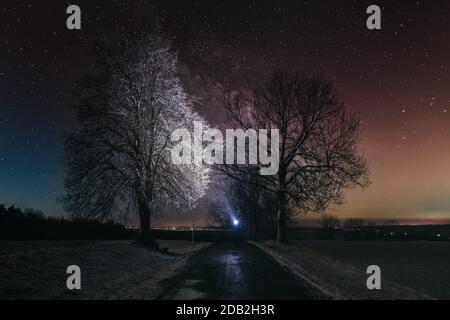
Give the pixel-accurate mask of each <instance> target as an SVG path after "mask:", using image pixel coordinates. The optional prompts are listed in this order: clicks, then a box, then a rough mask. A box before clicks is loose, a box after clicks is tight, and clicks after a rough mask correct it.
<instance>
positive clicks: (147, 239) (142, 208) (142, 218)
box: [137, 197, 156, 247]
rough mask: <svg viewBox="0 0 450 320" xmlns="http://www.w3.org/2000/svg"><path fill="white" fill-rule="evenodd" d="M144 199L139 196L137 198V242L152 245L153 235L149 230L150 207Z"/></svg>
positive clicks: (153, 243)
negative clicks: (138, 223) (138, 228)
mask: <svg viewBox="0 0 450 320" xmlns="http://www.w3.org/2000/svg"><path fill="white" fill-rule="evenodd" d="M144 199H145V198H144V197H139V200H138V211H139V212H138V213H139V222H140V232H139V235H138V238H137V242H139V243H141V244H144V245H146V246H152V247H153V246H155V245H156V242H155V240H154V239H153V235H152V233H151V230H150V218H151V208H150V205H149V203H148V202H147V201H145V200H144Z"/></svg>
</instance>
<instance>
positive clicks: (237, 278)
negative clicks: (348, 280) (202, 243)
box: [160, 242, 321, 300]
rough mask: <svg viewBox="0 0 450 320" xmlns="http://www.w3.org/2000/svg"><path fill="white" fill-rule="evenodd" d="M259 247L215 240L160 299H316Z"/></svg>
mask: <svg viewBox="0 0 450 320" xmlns="http://www.w3.org/2000/svg"><path fill="white" fill-rule="evenodd" d="M320 297H321V296H319V293H318V292H315V291H313V290H312V288H310V287H309V286H308V285H306V284H305V283H301V282H299V280H297V279H296V278H295V277H294V276H293V275H292V274H291V273H289V272H288V271H286V270H284V269H283V268H282V267H280V265H279V264H278V263H277V262H275V261H274V260H272V259H271V258H270V257H269V256H268V255H267V254H265V253H264V252H263V251H261V250H260V249H259V248H257V247H255V246H253V245H251V244H248V243H245V242H225V243H215V244H212V245H211V246H209V247H207V248H205V249H203V250H202V251H200V252H198V254H197V255H196V256H195V257H193V259H192V261H191V262H190V264H189V266H188V268H187V269H186V270H185V271H184V272H183V273H182V274H181V276H180V278H179V280H178V281H177V282H175V283H174V285H173V286H172V287H171V288H170V289H169V290H168V291H167V292H165V294H163V295H162V296H161V297H160V298H161V299H226V300H230V299H232V300H235V299H236V300H239V299H313V298H320Z"/></svg>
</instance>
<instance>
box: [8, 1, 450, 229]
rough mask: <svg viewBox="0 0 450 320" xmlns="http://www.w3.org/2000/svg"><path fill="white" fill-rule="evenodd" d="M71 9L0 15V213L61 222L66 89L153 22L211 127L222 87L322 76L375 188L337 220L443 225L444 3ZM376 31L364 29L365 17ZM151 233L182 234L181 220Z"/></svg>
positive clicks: (448, 48) (446, 137) (39, 5)
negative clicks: (70, 15)
mask: <svg viewBox="0 0 450 320" xmlns="http://www.w3.org/2000/svg"><path fill="white" fill-rule="evenodd" d="M392 2H393V1H378V0H377V1H344V0H342V1H337V0H335V1H290V2H285V1H245V0H241V1H211V0H209V1H206V0H205V1H193V0H191V1H181V0H179V1H144V0H142V1H136V0H134V1H131V0H130V1H113V0H110V1H106V0H105V1H92V0H91V1H85V0H84V1H76V2H71V3H72V4H77V5H78V6H80V7H81V10H82V30H80V31H69V30H68V29H67V28H66V18H67V15H66V13H65V11H66V8H67V6H68V5H69V4H70V3H69V2H66V1H50V0H49V1H45V2H44V1H37V0H35V1H22V0H17V1H12V0H6V1H2V4H1V6H2V7H0V10H1V11H0V19H1V20H0V21H1V25H2V27H1V28H0V49H1V50H0V203H6V204H8V205H11V204H15V205H16V206H19V207H33V208H36V209H41V210H43V211H45V212H46V213H47V214H49V215H64V214H65V213H64V212H63V211H62V208H61V206H60V205H59V204H58V203H57V202H56V198H57V197H58V196H59V195H60V194H61V193H62V181H63V167H62V165H61V160H60V159H61V156H62V150H63V139H64V133H67V132H69V131H70V129H71V127H72V125H73V124H74V121H75V117H74V114H73V111H72V110H71V107H70V104H71V90H72V89H73V86H74V83H75V81H76V80H77V79H79V78H80V77H81V76H82V75H84V74H86V73H88V72H89V70H90V69H91V67H92V64H93V61H94V58H95V53H94V52H95V51H94V48H95V42H96V41H97V40H98V39H100V38H102V37H106V38H109V39H112V41H114V39H117V38H118V37H119V36H120V34H122V33H126V32H128V31H130V30H131V29H132V28H133V26H135V25H137V24H139V23H141V22H142V21H147V22H150V23H151V22H152V21H158V25H159V26H160V28H161V29H162V30H163V31H164V32H165V33H166V34H167V35H168V36H169V37H170V38H171V40H172V43H173V48H174V49H175V50H177V51H178V54H179V60H180V70H181V71H180V72H181V74H183V79H184V81H185V86H186V89H187V90H188V91H189V92H190V93H192V94H195V95H198V96H201V97H202V98H203V100H202V101H203V102H202V103H201V104H198V105H196V108H197V111H199V112H200V113H202V114H203V115H204V116H205V117H207V119H208V120H209V121H210V122H211V123H212V124H214V125H219V126H220V125H221V124H222V123H223V120H222V118H221V117H222V116H223V111H222V110H221V108H220V105H219V103H218V102H217V101H218V98H219V97H220V93H221V92H222V91H223V90H224V88H246V87H249V86H251V85H252V83H253V82H254V81H259V80H261V79H264V78H266V77H267V76H268V75H269V74H270V72H271V71H273V70H275V69H277V68H287V69H291V68H302V69H305V68H306V69H308V70H311V71H314V72H320V73H322V74H323V75H325V76H327V77H329V78H332V79H333V81H334V83H335V85H336V88H337V90H338V93H339V94H340V96H341V97H342V99H343V100H344V101H345V102H346V104H347V105H348V106H349V108H351V109H353V110H356V111H358V112H359V113H360V115H361V119H362V121H363V126H362V127H363V136H362V141H361V144H360V148H361V150H363V151H364V152H365V153H366V155H367V158H368V161H369V166H370V170H371V180H372V182H373V184H372V185H371V186H370V187H369V188H368V189H367V190H365V191H364V192H362V191H360V190H356V189H355V190H352V191H350V192H348V193H347V197H346V200H347V203H346V204H345V205H344V206H341V207H339V208H336V211H335V213H337V214H338V215H339V216H340V217H343V218H344V217H349V216H358V217H363V218H378V219H387V218H396V219H399V220H402V221H409V222H435V221H438V220H439V221H441V220H442V221H450V168H449V164H450V77H449V75H450V73H449V66H450V61H449V60H450V43H449V41H450V38H449V37H450V34H449V33H450V17H449V9H450V2H448V1H396V2H395V4H394V3H392ZM371 4H377V5H379V6H380V7H381V8H382V30H380V31H370V30H367V28H366V18H367V15H366V13H365V11H366V8H367V6H368V5H371ZM159 223H160V224H161V225H165V224H171V223H184V220H183V219H181V218H173V219H172V220H170V219H169V220H166V221H164V220H162V221H160V222H159Z"/></svg>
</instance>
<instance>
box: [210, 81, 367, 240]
mask: <svg viewBox="0 0 450 320" xmlns="http://www.w3.org/2000/svg"><path fill="white" fill-rule="evenodd" d="M225 107H226V109H227V110H228V111H229V114H230V117H231V119H232V120H233V122H234V123H235V124H236V125H238V126H240V127H241V128H243V129H249V128H254V129H268V130H269V129H279V170H278V172H277V174H275V175H273V176H259V179H260V183H259V185H261V186H263V187H264V188H266V189H267V190H268V191H270V192H273V193H274V194H276V197H277V205H278V214H277V241H281V242H285V241H287V234H286V222H287V219H288V217H289V215H290V214H292V213H293V212H296V213H299V212H321V211H323V210H325V209H326V208H327V207H328V206H329V205H330V204H341V203H342V202H343V191H344V190H345V189H346V188H349V187H351V186H354V185H359V186H361V187H365V186H366V185H368V183H369V181H368V176H367V164H366V160H365V158H364V156H363V155H362V154H360V153H358V151H357V143H358V141H359V134H360V120H359V118H358V116H357V115H356V114H355V113H353V112H350V111H349V110H347V109H346V107H345V106H344V104H343V103H342V102H341V101H340V100H339V99H338V97H337V95H336V94H335V92H334V90H333V85H332V83H331V82H330V81H327V80H325V79H323V78H320V77H316V76H310V75H307V74H306V73H300V72H296V73H289V72H276V73H274V74H273V75H272V77H271V78H270V79H269V80H268V81H266V82H264V83H261V84H260V85H257V86H256V87H255V88H254V90H253V91H252V92H250V93H245V92H241V93H235V92H234V93H230V94H229V95H228V96H227V97H226V99H225ZM268 139H269V141H270V140H271V138H270V137H269V138H268ZM270 143H271V144H273V143H274V142H273V141H270ZM247 151H248V150H247ZM268 152H270V150H268ZM261 166H262V164H261V163H259V164H258V165H256V166H252V165H246V166H243V165H225V166H223V167H221V168H219V170H222V172H225V173H226V174H227V175H229V176H230V177H232V178H234V179H241V177H242V172H246V173H247V174H254V175H255V174H256V175H257V174H258V170H257V168H255V167H261ZM241 181H243V180H242V179H241Z"/></svg>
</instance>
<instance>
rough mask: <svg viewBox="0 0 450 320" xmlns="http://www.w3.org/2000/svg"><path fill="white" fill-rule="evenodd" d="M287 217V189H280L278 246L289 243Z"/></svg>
mask: <svg viewBox="0 0 450 320" xmlns="http://www.w3.org/2000/svg"><path fill="white" fill-rule="evenodd" d="M286 216H287V203H286V191H285V189H280V190H279V191H278V214H277V244H280V243H286V242H287V229H286Z"/></svg>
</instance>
